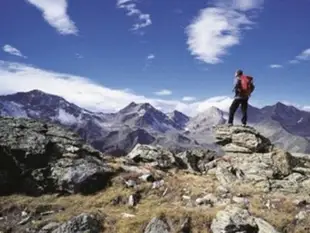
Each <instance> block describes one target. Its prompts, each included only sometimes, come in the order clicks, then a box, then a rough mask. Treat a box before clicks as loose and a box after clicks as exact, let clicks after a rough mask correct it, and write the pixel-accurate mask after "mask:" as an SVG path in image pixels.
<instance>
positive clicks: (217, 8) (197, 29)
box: [186, 0, 263, 64]
mask: <svg viewBox="0 0 310 233" xmlns="http://www.w3.org/2000/svg"><path fill="white" fill-rule="evenodd" d="M213 4H214V7H207V8H205V9H202V10H201V11H200V12H199V15H198V16H197V17H195V18H194V20H193V21H192V23H191V24H190V25H189V26H188V27H187V28H186V34H187V36H188V39H187V45H188V49H189V51H190V53H191V54H192V55H193V56H195V57H196V58H197V59H198V60H201V61H203V62H205V63H209V64H217V63H220V62H222V60H221V57H223V56H224V55H226V54H228V49H229V48H231V47H233V46H235V45H238V44H240V41H241V34H242V33H241V32H242V31H244V30H249V29H251V25H253V24H254V22H252V21H251V20H250V19H249V17H248V15H247V11H248V10H253V9H258V8H259V7H261V6H262V4H263V0H255V1H254V0H252V1H250V0H235V1H231V0H215V1H213Z"/></svg>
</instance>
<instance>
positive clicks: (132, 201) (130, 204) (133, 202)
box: [128, 195, 137, 206]
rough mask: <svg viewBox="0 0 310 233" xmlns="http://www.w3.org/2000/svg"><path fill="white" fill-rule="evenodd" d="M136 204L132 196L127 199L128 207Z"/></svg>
mask: <svg viewBox="0 0 310 233" xmlns="http://www.w3.org/2000/svg"><path fill="white" fill-rule="evenodd" d="M136 204H137V203H136V198H135V196H134V195H130V196H129V199H128V205H129V206H135V205H136Z"/></svg>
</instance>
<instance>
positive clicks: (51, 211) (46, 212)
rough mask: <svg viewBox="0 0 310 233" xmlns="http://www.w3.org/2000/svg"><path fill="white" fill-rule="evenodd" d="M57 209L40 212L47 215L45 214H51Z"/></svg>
mask: <svg viewBox="0 0 310 233" xmlns="http://www.w3.org/2000/svg"><path fill="white" fill-rule="evenodd" d="M54 213H55V211H54V210H50V211H45V212H42V213H40V215H41V216H45V215H50V214H54Z"/></svg>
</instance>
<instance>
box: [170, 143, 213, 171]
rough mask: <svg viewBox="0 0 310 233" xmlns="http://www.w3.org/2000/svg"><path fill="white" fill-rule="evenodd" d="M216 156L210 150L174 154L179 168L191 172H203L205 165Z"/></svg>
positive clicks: (194, 150)
mask: <svg viewBox="0 0 310 233" xmlns="http://www.w3.org/2000/svg"><path fill="white" fill-rule="evenodd" d="M216 156H217V154H216V152H215V151H212V150H203V149H193V150H187V151H184V152H181V153H178V154H176V156H175V157H176V159H177V161H178V163H179V166H180V167H181V168H183V169H187V170H189V171H191V172H201V173H202V172H205V171H207V170H208V169H206V168H207V164H208V163H209V162H211V161H213V160H214V159H215V158H216Z"/></svg>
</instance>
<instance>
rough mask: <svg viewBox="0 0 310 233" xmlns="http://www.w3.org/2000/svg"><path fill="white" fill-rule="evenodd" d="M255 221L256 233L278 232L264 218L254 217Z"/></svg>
mask: <svg viewBox="0 0 310 233" xmlns="http://www.w3.org/2000/svg"><path fill="white" fill-rule="evenodd" d="M255 222H256V224H257V225H258V228H259V231H258V233H279V232H278V231H277V230H276V229H275V228H274V227H273V226H272V225H271V224H269V223H268V222H266V221H265V220H264V219H261V218H255Z"/></svg>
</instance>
